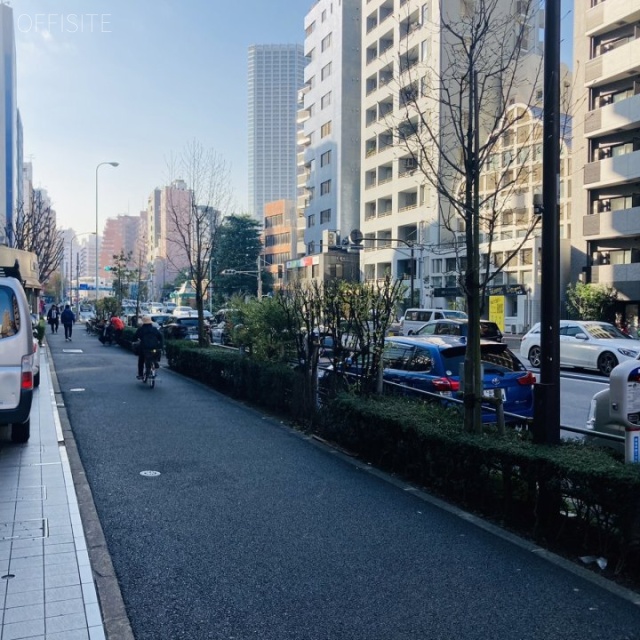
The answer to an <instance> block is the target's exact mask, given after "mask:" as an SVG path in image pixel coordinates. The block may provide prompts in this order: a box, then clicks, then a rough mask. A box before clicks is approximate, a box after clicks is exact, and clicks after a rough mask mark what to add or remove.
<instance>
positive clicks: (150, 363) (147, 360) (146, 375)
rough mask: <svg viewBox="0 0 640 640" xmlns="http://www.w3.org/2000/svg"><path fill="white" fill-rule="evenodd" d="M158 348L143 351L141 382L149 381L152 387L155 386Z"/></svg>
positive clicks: (158, 359)
mask: <svg viewBox="0 0 640 640" xmlns="http://www.w3.org/2000/svg"><path fill="white" fill-rule="evenodd" d="M160 355H161V352H160V349H149V350H147V351H145V352H144V370H143V372H142V383H143V384H147V382H149V385H150V387H151V388H152V389H153V388H154V387H155V386H156V370H157V369H158V367H159V366H160V365H159V364H158V363H159V361H160Z"/></svg>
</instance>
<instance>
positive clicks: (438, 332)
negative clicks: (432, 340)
mask: <svg viewBox="0 0 640 640" xmlns="http://www.w3.org/2000/svg"><path fill="white" fill-rule="evenodd" d="M413 335H414V336H416V337H421V336H467V335H469V321H468V320H431V321H429V322H427V324H425V325H423V326H422V327H420V329H418V330H417V331H416V332H415V333H414V334H413ZM480 338H482V339H483V340H493V341H494V342H502V331H500V327H498V325H497V324H496V323H495V322H491V321H490V320H480Z"/></svg>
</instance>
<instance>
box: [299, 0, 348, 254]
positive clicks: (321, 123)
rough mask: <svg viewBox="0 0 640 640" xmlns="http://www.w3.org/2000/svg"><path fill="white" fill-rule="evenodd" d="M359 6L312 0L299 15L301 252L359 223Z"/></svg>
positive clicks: (321, 247) (321, 246)
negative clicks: (302, 54) (301, 59)
mask: <svg viewBox="0 0 640 640" xmlns="http://www.w3.org/2000/svg"><path fill="white" fill-rule="evenodd" d="M360 5H361V2H360V1H359V0H343V1H342V2H341V3H336V2H334V1H333V0H319V2H316V3H315V4H314V5H313V7H312V8H311V10H310V11H309V13H308V14H307V15H306V17H305V42H304V51H305V58H306V60H307V66H306V68H305V71H304V79H305V85H304V88H303V89H302V90H301V94H302V100H303V104H302V108H301V110H300V112H299V115H298V122H299V124H301V130H300V132H299V141H300V142H301V148H300V150H299V156H298V186H299V187H300V188H301V189H302V193H301V194H300V197H299V199H298V216H299V220H300V223H301V224H300V226H299V228H300V229H302V228H304V251H303V252H304V253H305V254H306V255H313V254H315V253H322V252H326V251H327V250H329V249H331V248H332V247H334V246H335V245H336V243H337V242H339V239H340V238H347V237H348V236H349V233H350V231H351V230H352V229H356V228H358V227H359V225H360V223H359V220H360V100H361V95H360V78H361V73H360V39H361V10H360Z"/></svg>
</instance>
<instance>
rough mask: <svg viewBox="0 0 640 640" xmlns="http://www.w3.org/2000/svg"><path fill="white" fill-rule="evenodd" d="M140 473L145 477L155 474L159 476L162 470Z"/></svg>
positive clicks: (152, 476)
mask: <svg viewBox="0 0 640 640" xmlns="http://www.w3.org/2000/svg"><path fill="white" fill-rule="evenodd" d="M140 475H141V476H145V478H154V477H155V476H159V475H160V472H159V471H141V472H140Z"/></svg>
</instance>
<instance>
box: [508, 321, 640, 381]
mask: <svg viewBox="0 0 640 640" xmlns="http://www.w3.org/2000/svg"><path fill="white" fill-rule="evenodd" d="M540 337H541V334H540V323H539V322H538V323H537V324H535V325H534V326H533V328H532V329H531V331H529V332H528V333H526V334H525V335H524V336H522V341H521V342H520V356H521V357H522V358H525V359H527V360H528V361H529V363H530V364H531V366H532V367H539V366H540V363H541V359H542V348H541V346H540ZM638 355H640V341H639V340H635V339H633V338H630V337H629V336H627V335H625V334H624V333H622V331H620V329H618V328H617V327H615V326H614V325H612V324H610V323H608V322H600V321H598V320H560V366H561V367H578V368H583V369H595V370H596V371H599V372H600V373H601V374H603V375H605V376H608V375H609V374H610V373H611V370H612V369H613V368H614V367H616V366H617V365H618V364H620V363H621V362H623V361H625V360H635V359H637V358H638Z"/></svg>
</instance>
